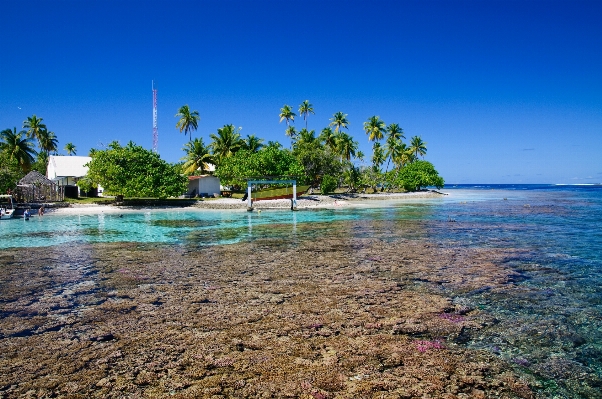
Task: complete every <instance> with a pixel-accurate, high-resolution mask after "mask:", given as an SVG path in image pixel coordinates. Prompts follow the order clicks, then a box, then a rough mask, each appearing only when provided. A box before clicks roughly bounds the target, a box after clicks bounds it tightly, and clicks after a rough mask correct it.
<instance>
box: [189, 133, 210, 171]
mask: <svg viewBox="0 0 602 399" xmlns="http://www.w3.org/2000/svg"><path fill="white" fill-rule="evenodd" d="M183 150H184V151H185V152H186V155H185V156H183V157H182V158H181V159H182V160H183V161H184V164H183V165H182V171H183V172H184V174H185V175H188V176H190V175H194V174H199V175H202V174H203V172H205V171H206V170H207V169H208V168H209V164H210V163H213V157H212V156H211V153H210V151H209V147H208V146H206V145H205V143H203V139H202V138H196V137H195V139H194V140H192V141H189V142H188V143H186V144H184V148H183Z"/></svg>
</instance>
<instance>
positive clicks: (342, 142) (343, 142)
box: [336, 132, 358, 161]
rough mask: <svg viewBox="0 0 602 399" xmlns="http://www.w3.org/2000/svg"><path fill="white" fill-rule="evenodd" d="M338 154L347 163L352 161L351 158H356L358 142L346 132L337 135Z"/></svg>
mask: <svg viewBox="0 0 602 399" xmlns="http://www.w3.org/2000/svg"><path fill="white" fill-rule="evenodd" d="M336 140H337V152H338V154H339V155H340V156H341V158H344V159H346V160H347V161H350V160H351V157H355V152H356V151H357V145H358V144H357V142H356V141H354V140H353V137H351V136H350V135H348V134H347V133H344V132H338V133H337V138H336Z"/></svg>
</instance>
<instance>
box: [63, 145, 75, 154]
mask: <svg viewBox="0 0 602 399" xmlns="http://www.w3.org/2000/svg"><path fill="white" fill-rule="evenodd" d="M65 151H67V155H75V154H76V149H75V145H74V144H73V143H67V144H65Z"/></svg>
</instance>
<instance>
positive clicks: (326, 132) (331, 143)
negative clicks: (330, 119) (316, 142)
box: [318, 127, 337, 152]
mask: <svg viewBox="0 0 602 399" xmlns="http://www.w3.org/2000/svg"><path fill="white" fill-rule="evenodd" d="M318 138H319V139H320V141H321V142H322V143H323V144H324V145H325V146H326V147H328V148H330V150H331V151H332V152H335V150H336V148H337V142H336V136H335V134H334V132H333V131H332V129H331V128H330V127H325V128H324V129H322V132H321V133H320V136H319V137H318Z"/></svg>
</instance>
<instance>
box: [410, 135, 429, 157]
mask: <svg viewBox="0 0 602 399" xmlns="http://www.w3.org/2000/svg"><path fill="white" fill-rule="evenodd" d="M410 150H411V151H412V153H413V154H414V156H415V157H416V158H418V156H419V155H420V156H422V157H424V156H425V155H426V143H425V142H424V141H422V139H421V138H420V136H414V137H412V139H411V140H410Z"/></svg>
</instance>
